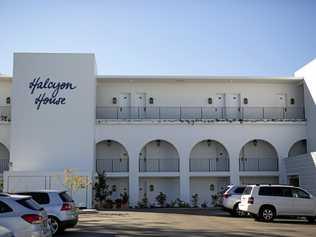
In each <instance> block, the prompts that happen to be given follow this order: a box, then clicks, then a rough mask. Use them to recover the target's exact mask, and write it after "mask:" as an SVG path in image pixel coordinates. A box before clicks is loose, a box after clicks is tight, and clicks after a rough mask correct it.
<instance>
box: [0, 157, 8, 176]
mask: <svg viewBox="0 0 316 237" xmlns="http://www.w3.org/2000/svg"><path fill="white" fill-rule="evenodd" d="M9 166H10V161H9V159H0V174H3V171H7V170H9Z"/></svg>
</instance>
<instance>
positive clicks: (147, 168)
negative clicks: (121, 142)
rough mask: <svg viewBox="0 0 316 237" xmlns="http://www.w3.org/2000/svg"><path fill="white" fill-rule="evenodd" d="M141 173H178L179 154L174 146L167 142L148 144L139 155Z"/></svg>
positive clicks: (155, 141) (157, 141)
mask: <svg viewBox="0 0 316 237" xmlns="http://www.w3.org/2000/svg"><path fill="white" fill-rule="evenodd" d="M139 171H140V172H178V171H179V154H178V151H177V149H176V148H175V146H174V145H172V144H171V143H170V142H167V141H165V140H159V139H158V140H154V141H151V142H148V143H147V144H146V145H145V146H144V147H143V148H142V150H141V151H140V153H139Z"/></svg>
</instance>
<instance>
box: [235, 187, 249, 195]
mask: <svg viewBox="0 0 316 237" xmlns="http://www.w3.org/2000/svg"><path fill="white" fill-rule="evenodd" d="M245 188H246V187H238V188H236V189H235V191H234V193H236V194H242V193H243V192H244V191H245Z"/></svg>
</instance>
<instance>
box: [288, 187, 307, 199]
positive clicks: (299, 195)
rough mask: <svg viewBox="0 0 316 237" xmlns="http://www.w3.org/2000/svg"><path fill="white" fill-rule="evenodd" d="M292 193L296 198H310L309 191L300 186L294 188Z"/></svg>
mask: <svg viewBox="0 0 316 237" xmlns="http://www.w3.org/2000/svg"><path fill="white" fill-rule="evenodd" d="M292 194H293V197H294V198H306V199H309V198H310V196H309V194H308V193H306V192H305V191H303V190H301V189H298V188H292Z"/></svg>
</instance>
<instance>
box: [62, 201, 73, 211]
mask: <svg viewBox="0 0 316 237" xmlns="http://www.w3.org/2000/svg"><path fill="white" fill-rule="evenodd" d="M72 209H73V205H72V203H70V202H64V203H63V206H62V207H61V209H60V210H61V211H70V210H72Z"/></svg>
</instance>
